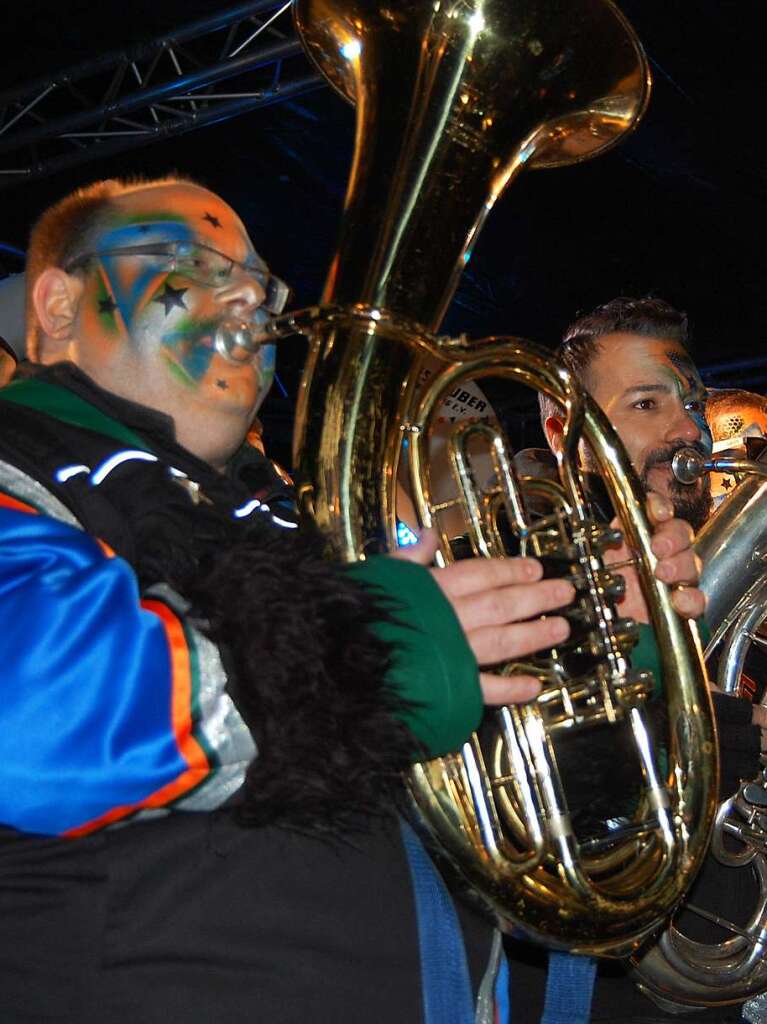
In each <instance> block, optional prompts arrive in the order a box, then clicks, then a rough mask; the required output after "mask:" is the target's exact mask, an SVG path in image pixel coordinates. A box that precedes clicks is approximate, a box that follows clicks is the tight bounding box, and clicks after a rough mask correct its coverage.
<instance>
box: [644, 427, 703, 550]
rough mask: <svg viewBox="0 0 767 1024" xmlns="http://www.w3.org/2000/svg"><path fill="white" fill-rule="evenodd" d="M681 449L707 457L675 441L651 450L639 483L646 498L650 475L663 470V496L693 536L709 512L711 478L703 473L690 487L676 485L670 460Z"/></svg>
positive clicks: (700, 450) (700, 449)
mask: <svg viewBox="0 0 767 1024" xmlns="http://www.w3.org/2000/svg"><path fill="white" fill-rule="evenodd" d="M682 448H693V449H695V451H696V452H698V453H699V454H700V455H702V456H703V458H707V457H708V452H707V451H706V450H705V448H704V447H703V445H701V444H689V443H687V444H685V443H684V442H683V441H679V442H677V443H676V444H670V445H667V446H666V447H664V448H655V449H654V450H653V451H651V452H649V453H648V455H647V458H646V459H645V464H644V467H643V468H642V472H641V473H640V475H639V479H640V481H641V483H642V487H643V489H644V492H645V494H646V493H647V492H648V491H651V490H652V489H653V488H652V487H651V485H650V479H649V478H650V471H651V470H652V469H656V468H657V467H659V466H660V467H663V468H666V469H667V471H668V477H669V480H668V484H667V494H666V496H667V497H668V499H669V500H670V501H671V504H672V505H673V506H674V514H675V515H676V517H677V519H684V520H685V522H688V523H689V524H690V526H691V527H692V528H693V530H695V532H696V533H697V532H698V530H699V529H700V528H701V527H702V526H703V524H704V523H705V522H706V520H707V519H708V518H709V516H710V515H711V511H712V509H713V501H712V498H711V476H710V475H709V474H708V473H704V474H703V476H702V477H701V478H700V479H699V480H697V481H696V482H695V483H693V484H683V483H680V482H679V480H677V478H676V477H675V476H674V474H673V473H672V471H671V460H672V459H673V458H674V456H675V455H676V453H677V452H678V451H680V450H681V449H682Z"/></svg>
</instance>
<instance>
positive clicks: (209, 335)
mask: <svg viewBox="0 0 767 1024" xmlns="http://www.w3.org/2000/svg"><path fill="white" fill-rule="evenodd" d="M217 326H218V319H210V320H203V321H199V320H194V319H192V318H191V317H184V319H183V320H181V321H179V322H178V323H177V324H176V325H175V327H174V329H173V330H172V331H168V332H166V333H165V334H163V335H162V337H161V339H160V342H161V344H162V353H163V356H164V357H165V359H166V361H167V363H168V365H169V366H170V367H171V368H172V369H173V371H174V373H175V375H176V377H177V378H178V379H179V380H181V381H183V383H184V384H186V385H187V386H192V387H193V386H196V385H197V384H198V382H199V381H200V380H202V378H203V377H204V376H205V375H206V374H207V372H208V370H209V369H210V364H211V361H212V359H213V356H214V354H215V353H214V348H213V337H214V335H215V332H216V327H217Z"/></svg>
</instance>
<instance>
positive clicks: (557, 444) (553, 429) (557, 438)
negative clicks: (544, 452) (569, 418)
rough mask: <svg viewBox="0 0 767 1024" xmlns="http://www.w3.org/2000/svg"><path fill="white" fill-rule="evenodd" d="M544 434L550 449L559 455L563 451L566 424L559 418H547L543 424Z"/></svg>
mask: <svg viewBox="0 0 767 1024" xmlns="http://www.w3.org/2000/svg"><path fill="white" fill-rule="evenodd" d="M543 432H544V434H545V435H546V440H547V442H548V445H549V448H551V450H552V451H553V452H554V454H555V455H557V454H558V453H559V452H561V451H562V436H563V434H564V432H565V427H564V423H563V422H562V420H561V419H560V417H559V416H547V417H546V422H545V423H544V424H543Z"/></svg>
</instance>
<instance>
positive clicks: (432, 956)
mask: <svg viewBox="0 0 767 1024" xmlns="http://www.w3.org/2000/svg"><path fill="white" fill-rule="evenodd" d="M400 827H401V829H402V842H403V844H404V846H405V852H406V853H407V859H408V864H409V866H410V877H411V879H412V882H413V892H414V895H415V909H416V917H417V920H418V945H419V949H420V953H421V988H422V992H423V1019H424V1024H472V1022H473V1021H474V1006H473V998H472V994H471V981H470V980H469V968H468V965H467V963H466V950H465V949H464V945H463V936H462V935H461V929H460V926H459V924H458V918H457V916H456V913H455V907H454V906H453V902H452V900H451V899H450V896H449V894H448V891H447V889H446V888H445V884H444V882H443V881H442V879H441V878H440V876H439V875H438V874H437V871H436V869H435V867H434V865H433V864H432V862H431V860H430V859H429V856H428V854H427V853H426V851H425V850H424V848H423V846H422V844H421V841H420V839H419V838H418V836H417V835H416V834H415V832H414V831H413V829H412V828H411V827H410V825H408V824H407V822H406V821H402V820H400ZM568 1024H570V1022H568Z"/></svg>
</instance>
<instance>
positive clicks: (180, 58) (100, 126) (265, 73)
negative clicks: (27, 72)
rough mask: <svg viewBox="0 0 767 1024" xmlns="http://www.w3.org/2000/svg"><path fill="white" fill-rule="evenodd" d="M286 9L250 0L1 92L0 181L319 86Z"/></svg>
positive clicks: (279, 2) (37, 174)
mask: <svg viewBox="0 0 767 1024" xmlns="http://www.w3.org/2000/svg"><path fill="white" fill-rule="evenodd" d="M289 12H290V0H288V2H285V0H251V2H250V3H244V4H240V5H239V6H238V7H235V8H232V9H230V10H228V11H224V12H221V13H219V14H216V15H214V16H212V17H209V18H205V19H203V20H201V21H197V22H194V23H193V24H191V25H187V26H185V27H183V28H180V29H178V30H177V31H174V32H173V33H171V34H167V35H164V36H162V37H161V38H159V39H154V40H152V41H151V42H148V43H141V44H139V45H138V46H135V47H131V48H130V49H127V50H124V51H119V52H115V53H110V54H106V55H104V56H102V57H97V58H95V59H94V60H90V61H86V62H84V63H82V64H78V65H77V66H75V67H72V68H68V69H66V70H64V71H60V72H57V73H55V74H53V75H51V76H50V77H44V78H38V79H36V80H35V81H33V82H30V83H29V84H27V85H25V86H22V87H20V88H17V89H12V90H7V91H5V92H4V93H0V188H2V187H3V186H8V185H12V184H15V183H17V182H20V181H30V180H32V179H35V178H42V177H45V176H46V175H48V174H51V173H53V172H55V171H59V170H62V169H64V168H67V167H72V166H73V165H76V164H79V163H83V162H85V161H86V160H90V159H95V158H97V157H102V156H110V155H113V154H115V153H119V152H123V151H125V150H127V149H132V148H134V147H135V146H139V145H142V144H145V143H147V142H152V141H155V140H159V139H165V138H169V137H171V136H174V135H181V134H183V133H185V132H190V131H193V130H194V129H196V128H202V127H203V126H205V125H209V124H214V123H215V122H218V121H225V120H227V119H228V118H230V117H236V116H237V115H238V114H244V113H246V112H248V111H250V110H255V109H257V108H258V107H265V106H269V105H272V104H276V103H282V102H285V101H286V100H289V99H293V98H295V97H296V96H299V95H301V94H302V93H306V92H309V91H311V90H314V89H318V88H321V87H322V86H323V85H324V80H323V79H322V77H321V76H320V75H319V74H318V73H317V72H316V71H315V70H314V69H313V68H311V67H310V65H309V62H308V61H307V60H306V58H305V56H304V55H303V51H302V49H301V45H300V43H299V42H298V40H297V38H296V36H295V32H294V31H293V26H292V22H291V19H290V13H289Z"/></svg>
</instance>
